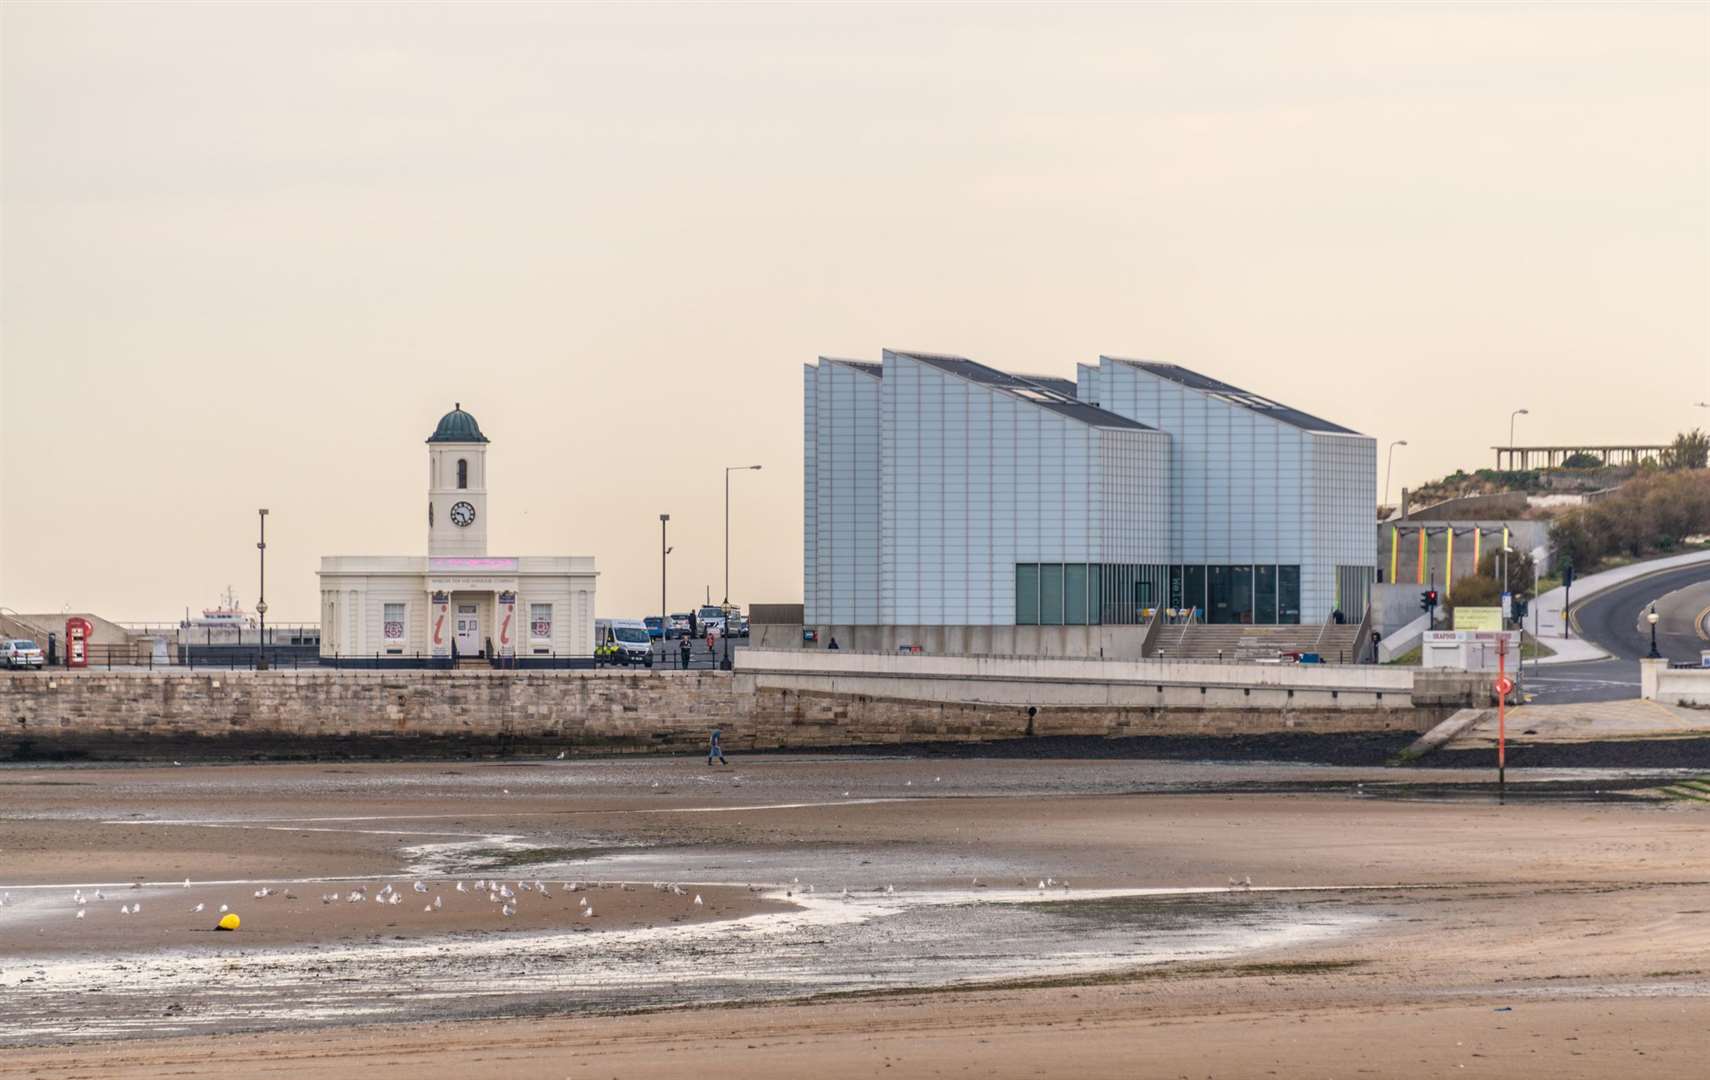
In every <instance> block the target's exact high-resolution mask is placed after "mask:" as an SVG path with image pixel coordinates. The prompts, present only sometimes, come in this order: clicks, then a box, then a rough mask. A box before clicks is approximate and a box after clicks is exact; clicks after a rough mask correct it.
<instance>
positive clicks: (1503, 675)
mask: <svg viewBox="0 0 1710 1080" xmlns="http://www.w3.org/2000/svg"><path fill="white" fill-rule="evenodd" d="M1512 689H1514V684H1513V683H1511V682H1509V681H1508V634H1507V633H1506V632H1504V633H1503V635H1502V636H1501V637H1500V638H1498V639H1497V642H1496V801H1497V804H1498V805H1500V804H1502V803H1503V802H1504V801H1505V800H1506V797H1507V794H1508V691H1510V690H1512Z"/></svg>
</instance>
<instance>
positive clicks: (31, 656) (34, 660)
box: [0, 638, 47, 669]
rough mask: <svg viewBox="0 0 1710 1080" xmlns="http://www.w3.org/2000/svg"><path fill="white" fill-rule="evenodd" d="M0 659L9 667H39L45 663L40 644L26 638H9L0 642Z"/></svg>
mask: <svg viewBox="0 0 1710 1080" xmlns="http://www.w3.org/2000/svg"><path fill="white" fill-rule="evenodd" d="M0 659H4V660H5V663H6V666H7V667H9V668H26V669H27V668H39V667H41V666H42V665H44V664H46V663H47V658H46V657H44V656H43V655H42V649H41V646H40V645H37V644H36V643H35V642H33V641H31V640H29V639H28V638H11V639H9V640H7V641H6V642H5V643H4V644H0Z"/></svg>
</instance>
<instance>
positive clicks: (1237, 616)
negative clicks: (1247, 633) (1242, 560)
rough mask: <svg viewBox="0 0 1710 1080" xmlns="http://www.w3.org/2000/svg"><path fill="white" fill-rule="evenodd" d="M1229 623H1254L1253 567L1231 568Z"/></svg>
mask: <svg viewBox="0 0 1710 1080" xmlns="http://www.w3.org/2000/svg"><path fill="white" fill-rule="evenodd" d="M1229 621H1230V622H1234V623H1250V622H1252V621H1253V568H1252V567H1251V566H1231V567H1230V568H1229Z"/></svg>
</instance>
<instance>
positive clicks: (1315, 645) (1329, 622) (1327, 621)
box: [1312, 610, 1336, 652]
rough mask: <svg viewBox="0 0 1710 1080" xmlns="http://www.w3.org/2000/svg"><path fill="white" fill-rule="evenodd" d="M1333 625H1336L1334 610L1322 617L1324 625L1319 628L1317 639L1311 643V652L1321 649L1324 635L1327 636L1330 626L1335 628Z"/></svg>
mask: <svg viewBox="0 0 1710 1080" xmlns="http://www.w3.org/2000/svg"><path fill="white" fill-rule="evenodd" d="M1335 625H1336V612H1335V611H1334V610H1332V611H1331V612H1330V614H1328V615H1326V616H1324V625H1323V626H1322V627H1320V628H1319V630H1318V637H1317V638H1316V639H1314V640H1313V642H1312V651H1313V652H1319V651H1321V647H1322V646H1323V644H1324V635H1325V634H1328V633H1329V632H1330V628H1331V627H1332V626H1335Z"/></svg>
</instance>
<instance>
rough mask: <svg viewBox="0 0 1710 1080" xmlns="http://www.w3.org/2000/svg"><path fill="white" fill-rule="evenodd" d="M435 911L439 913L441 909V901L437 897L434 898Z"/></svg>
mask: <svg viewBox="0 0 1710 1080" xmlns="http://www.w3.org/2000/svg"><path fill="white" fill-rule="evenodd" d="M433 909H434V910H435V911H438V910H439V909H440V899H439V897H437V896H436V897H434V898H433Z"/></svg>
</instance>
